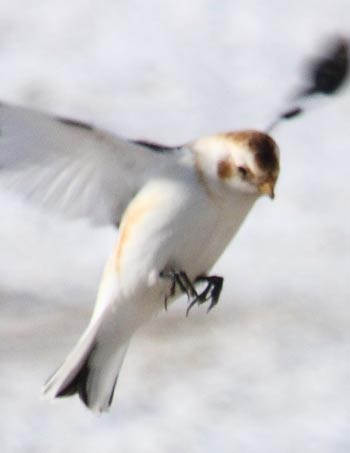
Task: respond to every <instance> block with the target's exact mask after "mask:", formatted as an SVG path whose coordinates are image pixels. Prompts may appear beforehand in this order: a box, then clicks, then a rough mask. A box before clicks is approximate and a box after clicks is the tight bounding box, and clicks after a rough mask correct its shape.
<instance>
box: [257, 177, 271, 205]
mask: <svg viewBox="0 0 350 453" xmlns="http://www.w3.org/2000/svg"><path fill="white" fill-rule="evenodd" d="M274 188H275V183H274V181H265V182H263V183H261V184H259V186H258V189H259V192H260V193H261V194H263V195H268V196H269V197H270V198H271V199H272V200H273V199H274V198H275V191H274Z"/></svg>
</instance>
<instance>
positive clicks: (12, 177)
mask: <svg viewBox="0 0 350 453" xmlns="http://www.w3.org/2000/svg"><path fill="white" fill-rule="evenodd" d="M0 125H1V126H0V127H1V136H0V141H1V153H0V166H1V168H2V171H1V173H2V175H1V182H2V184H3V185H4V184H5V185H6V186H7V187H8V188H9V189H11V190H14V191H17V192H20V193H21V194H22V195H25V196H26V197H27V198H29V199H32V200H33V201H36V202H37V203H41V205H43V206H46V207H48V208H50V209H55V210H56V211H57V210H60V211H62V212H63V213H66V214H67V215H69V216H73V217H82V216H85V217H89V218H90V219H91V220H92V221H94V222H95V223H99V224H110V223H113V224H114V225H116V226H117V228H118V237H117V241H116V245H115V248H114V250H113V251H112V253H111V256H110V259H109V261H108V263H107V265H106V268H105V271H104V274H103V277H102V280H101V283H100V287H99V290H98V295H97V302H96V306H95V309H94V312H93V315H92V318H91V322H90V324H89V326H88V327H87V329H86V331H85V333H84V334H83V335H82V337H81V339H80V341H79V342H78V344H77V346H76V347H75V348H74V349H73V351H72V353H71V354H70V355H69V356H68V358H67V360H66V361H65V362H64V364H63V365H62V367H61V368H59V370H58V371H57V372H56V373H55V374H54V375H53V376H52V378H50V379H49V381H48V382H47V383H46V385H45V387H44V393H45V394H46V395H48V396H51V397H58V396H65V395H71V394H73V393H76V392H77V393H79V395H80V397H81V399H82V400H83V402H84V403H85V404H86V405H87V406H88V407H89V408H91V409H93V410H96V411H104V410H106V409H107V408H108V407H109V405H110V404H111V401H112V396H113V391H114V387H115V384H116V381H117V377H118V374H119V369H120V366H121V364H122V361H123V358H124V355H125V352H126V349H127V346H128V343H129V341H130V339H131V337H132V335H133V334H134V332H135V330H136V329H137V328H138V327H139V326H141V325H142V324H143V323H144V322H146V321H147V320H148V319H149V318H150V317H152V316H153V315H154V314H156V313H157V312H159V311H160V310H161V309H162V308H163V307H164V305H165V304H169V303H171V302H172V301H173V300H174V299H175V298H176V297H178V296H179V295H181V294H182V293H186V294H188V296H189V298H190V302H191V304H190V307H191V306H193V304H195V303H198V304H201V303H204V302H206V301H208V303H209V308H211V307H212V306H213V305H215V304H216V303H217V301H218V299H219V296H220V291H221V288H222V283H223V279H222V278H221V277H218V276H210V275H208V272H209V271H210V269H211V268H212V266H213V265H214V263H215V262H216V261H217V259H218V258H219V256H220V255H221V254H222V252H223V251H224V249H225V248H226V246H227V244H228V243H229V242H230V240H231V239H232V237H233V236H234V235H235V233H236V232H237V230H238V229H239V227H240V225H241V224H242V222H243V220H244V219H245V217H246V215H247V214H248V212H249V211H250V209H251V208H252V206H253V205H254V203H255V201H256V200H257V199H258V198H259V196H260V195H261V194H266V195H268V196H270V197H271V198H273V196H274V188H275V184H276V181H277V178H278V173H279V153H278V148H277V145H276V143H275V142H274V140H273V139H272V138H271V137H270V136H268V135H266V134H264V133H262V132H258V131H254V130H248V131H242V132H230V133H223V134H217V135H214V136H211V137H205V138H200V139H199V140H195V141H193V142H192V143H188V144H187V145H184V146H181V147H176V148H166V147H163V146H159V145H155V144H152V143H147V142H140V141H136V142H135V141H127V140H123V139H121V138H118V137H116V136H114V135H112V134H109V133H107V132H104V131H102V130H99V129H96V128H93V127H90V126H88V125H86V124H81V123H79V122H75V121H71V120H66V119H62V118H54V117H49V116H47V115H43V114H41V113H38V112H34V111H31V110H26V109H23V108H19V107H13V106H8V105H4V104H1V105H0ZM198 283H201V284H202V287H203V286H204V289H203V290H202V291H201V292H199V291H198Z"/></svg>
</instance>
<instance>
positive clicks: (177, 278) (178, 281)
mask: <svg viewBox="0 0 350 453" xmlns="http://www.w3.org/2000/svg"><path fill="white" fill-rule="evenodd" d="M159 275H160V277H162V278H167V279H169V280H171V282H172V283H171V287H170V292H169V294H168V295H166V296H165V298H164V306H165V310H167V309H168V304H167V302H168V298H169V297H173V296H174V295H175V291H176V285H178V286H179V288H180V290H181V291H182V292H183V293H184V294H186V295H187V297H188V300H190V299H191V298H192V297H194V298H196V297H197V296H198V294H197V291H196V289H195V287H194V286H193V284H192V282H191V280H190V279H189V278H188V276H187V274H186V272H183V271H174V270H170V271H163V272H161V273H160V274H159Z"/></svg>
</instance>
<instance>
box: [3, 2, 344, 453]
mask: <svg viewBox="0 0 350 453" xmlns="http://www.w3.org/2000/svg"><path fill="white" fill-rule="evenodd" d="M349 24H350V4H349V2H348V0H318V1H315V0H304V2H295V1H291V0H286V1H284V2H278V1H277V0H271V1H269V2H261V1H258V0H245V1H235V2H233V1H229V0H221V1H220V2H214V1H209V0H206V1H204V0H192V1H191V2H187V1H186V2H185V1H184V0H178V1H176V2H175V1H169V0H167V1H165V0H162V1H161V0H149V1H148V2H141V1H137V0H129V1H126V0H104V1H101V2H99V3H98V4H97V3H96V2H92V1H88V0H76V1H75V2H71V3H67V2H59V1H55V0H34V1H32V2H28V1H24V0H11V2H5V1H4V0H3V1H2V2H1V4H0V38H1V40H0V61H1V84H0V98H1V99H3V100H5V101H10V102H13V103H18V104H23V105H27V106H31V107H35V108H40V109H43V110H46V111H49V112H54V113H58V114H62V115H68V116H70V117H73V118H79V119H82V120H88V121H92V122H94V123H96V124H99V125H101V126H104V127H107V128H109V129H111V130H113V131H115V132H117V133H119V134H121V135H124V136H127V137H133V138H147V139H153V140H156V141H160V142H165V143H168V144H178V143H182V142H183V141H186V140H189V139H193V138H195V137H197V136H200V135H202V134H206V133H212V132H217V131H223V130H234V129H238V128H242V127H250V128H251V127H257V128H259V127H260V128H264V127H266V126H267V125H268V124H269V123H270V122H271V120H272V119H273V118H274V116H275V115H276V113H277V112H278V111H279V110H280V109H282V108H283V107H284V106H285V102H286V99H287V97H288V95H289V94H290V93H291V92H292V91H293V88H294V87H295V86H297V85H298V82H300V80H301V62H302V61H303V58H304V57H305V56H310V55H312V54H313V53H314V52H315V51H316V52H317V49H318V46H319V45H320V44H322V42H324V41H325V40H326V39H327V38H328V37H329V35H334V34H337V33H341V32H344V33H347V32H348V30H349ZM349 101H350V94H349V87H347V90H344V91H343V92H342V93H340V94H339V95H338V96H337V97H336V98H335V99H332V100H329V101H328V102H325V103H324V105H323V106H322V108H319V109H314V110H313V111H312V112H310V113H309V114H308V115H307V116H305V117H303V118H301V119H300V120H295V121H292V122H290V123H289V124H288V123H286V124H284V125H281V126H280V127H279V128H278V129H277V130H276V132H275V133H274V137H275V138H276V140H277V141H278V143H279V145H280V148H281V154H282V174H281V178H280V181H279V183H278V187H277V191H276V195H277V196H276V199H275V201H274V202H273V203H271V202H270V201H269V200H267V199H266V200H261V201H260V202H259V203H258V205H257V206H256V207H255V209H254V211H253V212H252V214H251V215H250V217H249V218H248V220H247V222H246V223H245V225H244V227H243V228H242V230H241V232H240V233H239V235H238V237H237V238H236V240H235V241H234V242H233V243H232V245H231V246H230V247H229V249H228V250H227V252H226V253H225V255H224V256H223V257H222V259H221V260H220V262H219V263H218V264H217V266H216V267H215V272H216V273H218V274H221V275H223V276H224V277H225V288H224V295H223V298H222V300H221V302H220V304H219V305H218V307H217V308H216V309H215V310H214V311H213V312H211V313H210V315H206V313H205V309H203V310H199V309H194V310H192V312H191V314H190V316H189V318H187V319H186V318H185V309H186V302H185V300H183V301H178V302H177V303H176V306H172V307H171V308H170V310H169V311H168V312H167V313H163V314H162V315H161V316H159V317H158V318H157V319H156V320H154V321H153V322H152V323H150V324H149V325H148V326H145V328H144V329H142V331H140V332H139V334H138V335H137V336H136V337H135V339H134V341H133V343H132V346H131V348H130V350H129V354H128V356H127V359H126V362H125V364H124V366H123V372H122V374H121V377H120V380H119V382H118V388H117V392H116V400H115V404H114V405H113V406H112V409H111V411H110V413H109V414H107V415H103V416H100V417H96V416H94V415H92V414H90V413H89V412H88V411H86V410H85V408H84V407H83V406H82V405H81V404H80V402H79V400H78V399H76V398H74V399H73V398H70V399H65V400H60V401H58V402H55V403H48V402H47V401H43V400H41V399H40V387H41V385H42V383H43V382H44V380H45V379H46V378H47V377H48V376H49V375H50V373H52V372H53V370H54V369H55V367H57V366H58V365H59V364H60V362H61V361H62V360H63V358H64V357H65V354H66V353H67V352H68V351H69V349H70V348H71V347H72V346H73V344H74V342H75V341H76V340H77V338H78V337H79V335H80V333H81V332H82V329H83V328H84V326H85V325H86V323H87V321H88V319H89V315H90V312H91V310H92V306H93V302H94V297H95V293H96V289H97V284H98V280H99V276H100V273H101V270H102V267H103V264H104V260H105V259H106V257H107V255H108V253H109V250H110V248H111V246H112V244H113V242H114V239H115V233H114V231H113V229H112V228H103V229H93V228H92V227H90V226H89V225H88V224H87V223H86V222H84V221H79V222H75V223H68V222H65V221H64V220H60V219H57V218H55V217H50V216H48V215H46V214H43V213H41V212H39V211H37V210H35V209H33V208H31V207H29V206H27V205H25V203H23V202H22V201H21V200H18V199H16V198H15V197H14V196H10V195H7V194H3V193H2V194H0V202H1V207H2V216H1V224H0V244H1V257H0V294H1V305H0V313H1V317H0V338H1V341H0V345H1V346H0V359H1V364H2V366H1V374H0V384H1V386H0V387H1V390H2V391H1V395H0V405H1V408H2V410H3V414H4V417H3V419H2V422H1V426H0V438H1V451H2V452H5V453H7V452H11V453H12V452H21V453H22V452H35V453H36V452H53V453H55V452H61V451H65V452H67V453H70V452H72V453H73V452H76V451H84V452H95V451H103V452H106V453H109V452H116V451H118V452H123V453H128V452H130V453H135V452H137V453H139V452H140V453H148V452H149V453H157V452H169V453H173V452H174V453H179V452H188V451H190V452H192V453H197V452H201V453H202V452H204V453H206V452H212V451H215V450H217V451H220V452H223V453H226V452H227V453H231V452H242V453H243V452H244V453H265V452H266V453H280V452H285V453H289V452H290V453H294V452H296V451H297V452H303V453H304V452H307V453H309V452H310V453H313V452H315V453H316V452H317V453H326V452H327V453H328V452H332V453H333V452H336V453H342V452H344V453H345V452H346V453H347V452H348V451H349V449H350V434H349V433H350V409H349V408H350V384H349V382H350V363H349V353H350V329H349V322H350V305H349V303H348V301H349V296H350V285H349V264H350V260H349V251H350V228H349V226H350V225H349V209H348V206H349V197H350V184H349V170H348V169H349V163H350V154H349V149H348V147H349V145H348V143H349V140H348V131H349V116H350V102H349ZM0 129H1V125H0Z"/></svg>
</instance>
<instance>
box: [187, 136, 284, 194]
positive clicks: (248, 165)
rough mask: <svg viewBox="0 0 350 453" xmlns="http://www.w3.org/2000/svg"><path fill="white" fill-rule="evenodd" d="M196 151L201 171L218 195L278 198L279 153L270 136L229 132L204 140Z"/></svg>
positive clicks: (198, 144)
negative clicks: (227, 192) (230, 194)
mask: <svg viewBox="0 0 350 453" xmlns="http://www.w3.org/2000/svg"><path fill="white" fill-rule="evenodd" d="M192 148H193V150H194V152H195V157H196V164H197V169H198V171H199V172H200V173H201V174H202V178H203V179H204V180H205V182H206V183H207V184H208V187H209V188H210V189H211V190H214V192H222V191H223V190H224V191H227V190H234V191H240V192H243V193H247V194H255V195H256V196H259V195H268V196H269V197H270V198H274V188H275V184H276V181H277V178H278V174H279V150H278V146H277V144H276V143H275V141H274V140H273V139H272V138H271V137H270V136H269V135H267V134H265V133H262V132H258V131H254V130H247V131H241V132H229V133H225V134H218V135H214V136H211V137H204V138H201V139H199V140H197V141H195V142H194V143H193V145H192Z"/></svg>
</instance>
